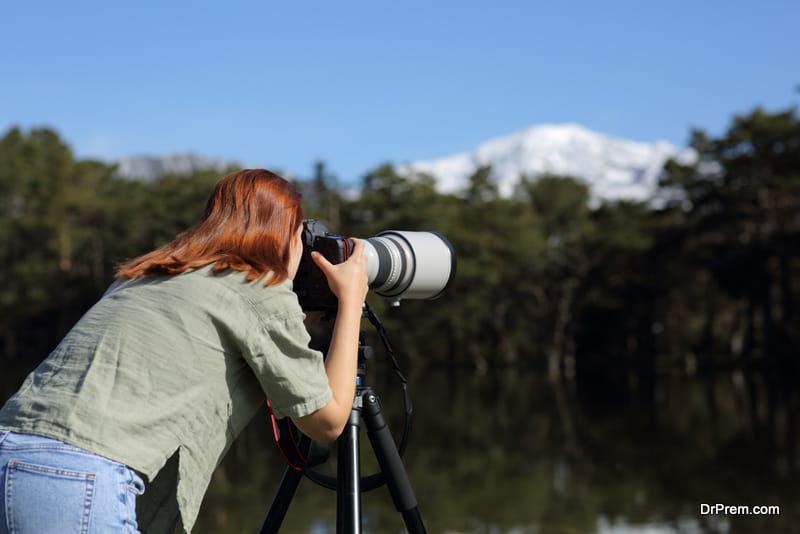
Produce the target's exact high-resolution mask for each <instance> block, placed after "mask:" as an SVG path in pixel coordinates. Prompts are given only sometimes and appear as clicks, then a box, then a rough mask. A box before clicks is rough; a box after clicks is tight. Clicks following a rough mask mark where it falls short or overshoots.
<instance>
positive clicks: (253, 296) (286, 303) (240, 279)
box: [204, 270, 302, 319]
mask: <svg viewBox="0 0 800 534" xmlns="http://www.w3.org/2000/svg"><path fill="white" fill-rule="evenodd" d="M204 276H206V277H207V280H211V281H213V282H211V283H216V284H220V285H222V286H223V287H225V288H226V289H227V290H229V291H231V292H233V293H235V294H236V295H237V296H238V297H240V298H242V299H243V300H245V301H247V302H248V303H249V304H250V306H252V307H253V308H254V309H255V310H256V311H257V313H258V314H259V315H260V316H261V318H262V319H266V318H270V317H282V316H287V315H301V314H302V310H301V308H300V304H299V302H298V300H297V295H296V294H295V292H294V291H293V289H292V288H293V282H292V281H291V280H289V279H286V280H284V281H282V282H279V283H277V284H270V285H267V284H266V282H267V281H268V279H265V278H259V279H256V280H252V281H248V280H247V276H246V274H245V273H242V272H238V271H231V270H227V271H223V272H222V273H213V271H211V270H209V271H208V272H207V273H205V275H204ZM268 276H269V275H268Z"/></svg>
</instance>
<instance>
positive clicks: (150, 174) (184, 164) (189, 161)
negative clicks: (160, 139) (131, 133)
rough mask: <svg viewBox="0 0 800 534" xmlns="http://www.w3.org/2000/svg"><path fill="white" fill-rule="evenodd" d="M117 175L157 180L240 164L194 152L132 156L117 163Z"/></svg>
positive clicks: (223, 169) (224, 168) (221, 170)
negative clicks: (163, 176)
mask: <svg viewBox="0 0 800 534" xmlns="http://www.w3.org/2000/svg"><path fill="white" fill-rule="evenodd" d="M114 163H116V164H117V173H118V174H119V175H120V176H123V177H125V178H129V179H133V180H155V179H156V178H158V177H159V176H161V175H162V174H167V173H171V174H177V175H187V174H191V173H193V172H195V171H204V170H213V171H217V172H224V171H225V170H227V169H229V168H231V167H238V166H239V163H237V162H235V161H231V160H223V159H218V158H211V157H208V156H203V155H201V154H195V153H193V152H176V153H174V154H169V155H167V156H132V157H127V158H120V159H119V160H117V161H115V162H114Z"/></svg>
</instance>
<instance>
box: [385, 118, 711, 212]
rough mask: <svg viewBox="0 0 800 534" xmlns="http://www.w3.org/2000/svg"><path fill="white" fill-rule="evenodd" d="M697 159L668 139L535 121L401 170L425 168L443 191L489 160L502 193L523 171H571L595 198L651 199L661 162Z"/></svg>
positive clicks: (456, 187)
mask: <svg viewBox="0 0 800 534" xmlns="http://www.w3.org/2000/svg"><path fill="white" fill-rule="evenodd" d="M669 158H674V159H676V160H678V161H681V162H683V163H691V162H693V161H694V160H695V159H696V154H695V152H694V151H693V150H692V149H679V148H677V147H676V146H674V145H672V144H671V143H668V142H667V141H657V142H654V143H642V142H636V141H629V140H625V139H617V138H614V137H611V136H608V135H604V134H600V133H597V132H593V131H591V130H588V129H586V128H584V127H582V126H579V125H577V124H556V125H540V126H533V127H531V128H529V129H527V130H525V131H522V132H518V133H514V134H511V135H508V136H503V137H498V138H495V139H491V140H489V141H486V142H485V143H483V144H481V145H480V146H478V147H477V148H475V149H474V150H473V151H471V152H464V153H460V154H455V155H452V156H448V157H443V158H440V159H436V160H431V161H417V162H412V163H409V164H406V165H403V166H401V167H400V170H401V172H404V173H408V174H413V173H415V172H424V173H427V174H430V175H432V176H433V177H434V178H436V180H437V184H438V188H439V190H440V191H442V192H448V193H450V192H456V191H459V190H463V189H465V188H466V186H467V179H468V178H469V176H470V175H471V174H472V173H473V172H474V171H475V170H476V169H477V168H478V167H479V166H481V165H491V166H492V178H493V179H494V180H495V181H496V183H497V185H498V188H499V190H500V193H501V195H503V196H508V195H510V194H511V193H512V191H513V189H514V186H515V185H516V184H517V183H518V182H519V178H520V176H521V175H526V176H528V177H529V178H535V177H536V176H538V175H543V174H557V175H563V176H572V177H575V178H578V179H580V180H583V181H585V182H586V183H587V184H588V185H589V186H590V187H591V191H592V196H593V197H594V198H595V199H609V200H614V199H622V198H626V199H637V200H645V199H649V198H650V197H651V196H652V194H653V192H654V191H655V188H656V184H657V181H658V176H659V173H660V171H661V169H662V167H663V165H664V163H665V162H666V161H667V159H669Z"/></svg>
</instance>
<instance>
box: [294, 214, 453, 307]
mask: <svg viewBox="0 0 800 534" xmlns="http://www.w3.org/2000/svg"><path fill="white" fill-rule="evenodd" d="M302 235H303V256H302V258H301V259H300V266H299V267H298V269H297V275H296V276H295V279H294V286H293V287H294V291H295V293H297V297H298V300H299V301H300V307H301V308H303V310H305V311H328V310H335V309H336V308H337V299H336V296H335V295H334V294H333V293H332V292H331V290H330V288H329V287H328V281H327V280H326V278H325V275H324V274H323V273H322V271H321V270H320V269H319V267H317V266H316V264H315V263H314V262H313V260H312V259H311V252H315V251H316V252H319V253H320V254H322V255H323V256H324V257H325V259H327V260H328V261H329V262H331V263H333V264H336V263H341V262H343V261H345V260H347V258H349V257H350V254H351V253H352V251H353V249H354V247H355V242H354V241H353V240H352V239H350V238H347V237H343V236H340V235H335V234H332V233H331V232H329V231H328V228H327V227H326V226H325V225H324V224H323V223H322V222H321V221H319V220H317V219H308V220H305V221H303V234H302ZM364 254H365V255H366V257H367V277H368V281H369V287H370V289H371V290H373V291H375V292H376V293H377V294H378V295H381V296H383V297H386V298H387V299H388V300H389V301H390V303H391V304H392V306H398V305H399V304H400V300H401V299H428V300H430V299H435V298H437V297H438V296H439V295H441V294H442V292H443V291H444V290H445V289H446V288H447V287H448V286H449V285H450V283H451V282H452V281H453V278H454V277H455V273H456V254H455V251H454V250H453V246H452V245H451V244H450V242H449V241H448V240H447V239H446V238H445V237H444V236H443V235H441V234H439V233H437V232H410V231H400V230H388V231H384V232H380V233H379V234H377V235H376V236H374V237H370V238H367V239H364Z"/></svg>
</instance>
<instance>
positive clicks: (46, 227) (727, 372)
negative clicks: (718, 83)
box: [0, 108, 800, 531]
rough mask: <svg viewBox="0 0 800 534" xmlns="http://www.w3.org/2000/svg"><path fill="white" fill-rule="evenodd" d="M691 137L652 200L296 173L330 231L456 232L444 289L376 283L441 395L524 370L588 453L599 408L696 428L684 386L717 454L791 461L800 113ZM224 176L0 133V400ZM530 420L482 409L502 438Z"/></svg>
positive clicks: (566, 445)
mask: <svg viewBox="0 0 800 534" xmlns="http://www.w3.org/2000/svg"><path fill="white" fill-rule="evenodd" d="M687 134H688V136H690V143H689V144H690V146H691V147H692V148H694V149H695V150H696V152H697V154H698V158H697V161H696V162H695V163H694V164H692V165H685V164H679V163H678V162H675V161H669V162H667V164H666V165H665V167H664V169H663V173H662V176H661V179H660V183H659V188H658V191H657V193H656V196H655V197H654V199H653V200H651V201H649V202H640V201H613V202H612V201H594V200H593V199H592V195H591V190H590V187H589V186H588V185H587V184H585V183H583V182H581V181H580V180H578V179H576V178H574V177H570V176H537V177H529V176H520V180H519V184H518V186H517V187H516V189H515V191H514V193H513V195H512V196H510V197H503V196H501V195H500V194H499V192H498V189H497V187H496V186H495V184H494V182H493V181H492V178H491V168H488V167H487V168H480V169H478V170H477V171H476V172H475V173H474V174H473V175H472V176H470V177H469V179H468V180H467V181H466V182H465V187H464V189H463V190H462V191H460V192H458V193H455V194H443V193H440V192H438V191H437V189H436V187H435V177H433V176H426V175H420V174H417V175H410V176H409V175H403V174H400V173H399V172H398V171H397V170H396V169H395V168H394V167H393V166H392V165H391V164H385V165H382V166H380V167H378V168H375V169H373V170H371V171H370V172H368V173H367V174H366V175H365V176H363V177H361V179H360V180H359V181H358V182H355V185H356V189H357V193H356V194H345V190H346V189H347V187H345V186H346V185H348V184H349V185H350V186H351V185H352V184H353V183H352V182H348V183H347V184H346V183H344V182H343V181H342V180H341V179H340V178H338V177H337V176H336V175H335V170H331V169H328V168H327V167H326V165H325V163H324V162H317V163H316V164H315V165H314V166H313V169H312V172H311V173H310V176H308V177H306V178H304V179H299V180H297V181H296V184H297V187H298V189H299V190H301V191H302V192H303V199H304V211H305V214H306V217H314V218H319V219H322V220H323V221H325V222H326V223H327V225H328V227H329V228H331V229H335V230H336V231H337V232H339V233H341V234H343V235H352V236H357V237H369V236H372V235H375V234H376V233H378V232H380V231H382V230H390V229H394V230H429V231H437V232H440V233H441V234H443V235H445V236H446V237H447V238H448V239H449V240H450V242H451V243H452V245H453V247H454V249H455V251H456V254H457V257H458V267H457V275H456V278H455V280H454V282H453V284H452V286H451V287H450V288H449V289H448V290H447V291H446V292H445V293H444V295H443V296H442V297H441V298H439V299H437V300H435V301H430V302H426V301H407V302H404V303H403V304H402V305H401V306H400V307H399V308H396V309H394V308H389V307H388V305H386V304H385V303H384V302H383V301H382V299H381V298H380V297H378V296H377V295H371V296H370V297H369V298H370V303H371V304H372V306H373V308H375V309H376V310H377V312H378V314H379V316H380V317H381V319H382V320H383V322H384V324H385V325H386V327H387V330H388V331H389V332H390V334H391V336H392V342H393V345H395V348H396V350H397V351H398V353H399V354H400V358H401V360H402V361H403V365H404V366H405V367H407V368H408V369H410V375H411V376H419V375H421V374H425V373H436V376H437V377H440V378H439V379H438V382H437V383H436V387H437V388H441V389H442V390H443V391H449V392H451V394H450V397H447V398H449V399H450V400H449V401H446V402H453V399H454V398H455V397H457V395H458V393H457V392H458V391H459V388H460V387H461V386H462V385H463V384H467V383H470V381H473V380H475V379H476V378H475V377H480V378H479V379H480V380H481V383H482V384H486V391H485V392H484V393H485V395H487V398H495V399H499V400H497V402H498V403H502V402H503V399H507V397H508V396H509V395H512V393H511V392H510V390H511V389H512V388H513V387H517V386H509V384H514V383H515V382H514V380H520V379H519V378H516V379H515V378H513V377H520V376H536V377H538V378H537V380H540V381H541V384H543V387H544V388H546V389H545V391H546V392H547V395H548V397H549V398H550V399H552V401H553V413H552V416H553V417H552V419H553V421H556V423H553V425H554V426H553V428H551V430H550V432H551V434H549V435H550V436H551V438H550V439H554V440H556V441H557V442H558V443H559V445H560V447H562V449H563V450H565V451H567V454H568V455H570V456H571V457H573V458H580V457H581V456H582V455H586V454H590V453H587V447H586V444H587V440H590V439H591V437H590V436H587V435H586V434H587V432H586V431H585V427H586V424H587V423H586V421H587V420H588V419H592V418H594V417H602V416H603V414H610V413H619V412H621V411H625V412H626V413H631V414H635V417H636V420H637V421H640V422H642V425H644V427H646V428H649V427H651V426H655V427H658V426H659V425H669V426H670V427H671V428H684V429H686V434H687V435H691V432H692V431H690V430H688V429H690V428H694V426H693V425H696V421H695V422H692V421H691V420H689V418H690V413H689V412H686V411H683V410H682V409H679V408H676V407H675V406H676V404H675V402H676V401H675V398H674V397H675V395H676V393H675V392H676V384H680V383H681V381H685V380H691V381H692V383H695V384H698V387H699V390H698V391H699V392H700V398H701V401H700V403H701V405H702V410H703V413H705V414H706V416H705V418H704V419H703V420H704V421H705V422H706V423H707V424H708V425H709V426H710V427H711V429H710V430H709V432H710V436H711V437H709V438H708V439H709V440H710V443H711V444H710V445H709V447H710V450H712V451H717V452H719V451H721V450H723V449H724V450H730V448H734V449H737V450H742V451H752V450H758V451H761V452H763V454H764V455H765V457H769V458H770V459H771V460H770V461H769V462H766V463H764V464H762V465H761V469H762V470H765V471H768V472H770V473H774V474H775V477H777V478H778V479H784V478H787V477H790V476H792V475H796V474H797V473H798V472H800V458H798V447H797V442H798V440H797V437H798V435H797V433H798V420H797V417H798V415H797V414H798V412H799V410H798V409H799V408H800V395H798V385H800V365H799V364H798V354H797V353H798V349H799V348H800V321H798V313H800V247H798V239H800V118H798V116H797V112H796V110H795V109H787V110H781V111H777V112H768V111H765V110H763V109H760V108H756V109H754V110H752V111H749V112H747V113H742V114H738V115H734V116H732V118H731V120H730V123H729V125H728V127H727V129H726V131H725V132H723V133H722V134H721V135H719V136H714V135H709V134H708V133H706V132H703V131H700V130H693V131H691V132H688V133H687ZM231 170H234V169H231ZM220 177H221V174H220V173H218V172H212V171H203V172H195V173H194V174H191V175H188V176H177V175H171V174H166V175H163V176H160V177H159V178H157V179H155V180H152V181H136V180H127V179H124V178H121V177H119V176H118V175H117V173H116V169H115V167H114V166H113V165H110V164H107V163H104V162H100V161H93V160H85V159H78V158H76V157H75V155H74V153H73V151H72V149H71V148H70V147H69V145H68V144H67V143H66V142H65V141H64V140H63V139H62V138H61V136H60V135H59V133H58V132H56V131H53V130H52V129H48V128H36V129H31V130H28V131H25V130H22V129H20V128H12V129H10V130H9V131H7V132H5V133H4V134H3V135H2V138H0V370H2V373H1V374H0V402H2V401H4V400H5V399H6V398H8V397H9V396H10V395H11V394H12V393H13V392H14V391H15V390H16V388H17V387H19V385H20V383H21V382H22V380H23V378H24V377H25V376H26V374H27V373H28V372H30V371H31V370H32V369H33V368H34V367H35V366H36V365H37V364H38V362H39V361H41V360H42V359H43V358H44V357H46V356H47V354H48V353H49V352H50V351H51V350H52V349H53V348H54V347H55V345H56V344H57V343H58V341H59V340H60V338H61V337H62V336H63V335H64V334H65V333H66V332H67V331H68V330H69V329H70V328H71V326H72V325H73V324H74V323H75V322H76V321H77V320H78V319H79V318H80V316H81V315H82V314H83V313H84V312H85V311H86V310H87V309H88V308H89V307H90V306H91V305H92V304H93V303H94V302H95V301H96V300H97V299H98V298H99V296H100V295H101V294H102V293H103V291H104V290H105V289H106V287H107V286H108V285H109V283H110V281H111V279H112V277H113V274H114V270H115V267H116V265H118V264H119V263H121V262H122V261H124V260H126V259H129V258H132V257H135V256H138V255H140V254H142V253H145V252H147V251H149V250H151V249H153V248H155V247H158V246H160V245H161V244H163V243H165V242H167V241H169V240H171V239H172V238H173V237H174V236H175V235H176V234H177V233H179V232H180V231H182V230H184V229H186V228H187V227H189V226H190V225H191V224H193V223H194V222H195V221H196V220H197V218H198V217H199V215H200V213H201V210H202V209H203V206H204V204H205V200H206V197H207V196H208V194H209V193H210V191H211V188H212V186H213V184H214V183H215V182H216V181H217V180H218V179H219V178H220ZM509 377H512V378H509ZM519 387H522V386H519ZM518 395H522V394H521V393H518ZM522 402H523V404H524V405H527V404H525V403H528V402H530V399H529V398H528V397H525V399H524V400H523V401H522ZM419 404H420V403H419V401H418V402H417V405H418V406H419ZM487 410H490V408H487ZM524 414H525V412H524V409H521V410H520V412H515V413H514V416H513V417H512V416H511V415H508V414H506V416H504V414H503V413H496V414H495V415H494V416H493V417H492V421H491V422H490V423H486V424H487V425H491V427H492V428H491V432H500V433H502V432H508V431H510V429H513V428H514V427H515V425H519V419H520V417H522V418H524V417H525V415H524ZM731 414H736V416H735V420H736V423H735V424H733V423H726V421H730V420H732V419H729V416H730V417H734V416H733V415H731ZM704 424H705V423H704ZM441 425H442V426H443V427H445V428H447V423H441ZM423 426H424V425H423ZM523 426H524V425H523ZM703 435H705V434H703ZM553 436H555V437H553ZM450 439H452V440H455V439H456V438H455V437H451V438H450ZM537 439H538V438H537ZM698 439H699V438H698ZM442 440H443V443H446V442H447V438H446V437H443V438H442ZM242 441H243V444H242V445H241V446H240V449H238V452H237V453H236V455H234V456H235V458H234V459H233V460H231V461H230V463H227V464H223V466H222V467H221V468H220V469H221V470H222V471H221V472H220V474H219V475H218V478H219V479H220V480H223V481H224V480H229V479H230V477H235V476H238V475H235V474H233V471H235V470H236V469H240V468H241V467H242V466H243V465H244V463H243V462H244V461H243V460H241V459H242V458H243V457H247V456H248V454H250V451H251V448H252V447H255V445H254V439H243V440H242ZM731 443H733V444H735V445H730V444H731ZM711 455H712V456H713V455H714V454H713V452H712V454H711ZM236 458H239V460H237V459H236ZM237 462H239V463H238V464H237ZM226 466H227V467H226ZM236 466H238V467H236ZM225 469H229V470H230V472H228V473H226V472H225V471H224V470H225ZM770 480H772V479H770ZM215 483H219V484H222V483H223V482H220V481H219V480H217V481H216V482H215ZM211 498H212V499H213V492H212V497H211ZM264 498H265V499H267V497H266V496H265V497H264ZM758 504H769V502H764V503H758ZM223 515H224V514H223ZM256 515H257V514H256ZM256 519H258V518H256ZM206 521H207V524H212V523H213V522H214V521H217V522H219V521H223V520H222V519H220V517H218V516H214V517H211V516H207V517H206ZM209 531H212V530H209ZM233 531H235V530H233Z"/></svg>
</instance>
